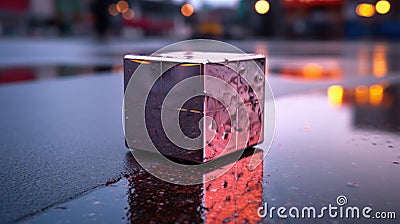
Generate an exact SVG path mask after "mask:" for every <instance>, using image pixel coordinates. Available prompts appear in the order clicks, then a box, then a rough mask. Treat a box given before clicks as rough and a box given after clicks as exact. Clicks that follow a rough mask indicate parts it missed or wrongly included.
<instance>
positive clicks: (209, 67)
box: [124, 52, 265, 163]
mask: <svg viewBox="0 0 400 224" xmlns="http://www.w3.org/2000/svg"><path fill="white" fill-rule="evenodd" d="M138 68H140V69H138ZM264 69H265V57H264V56H262V55H250V54H230V53H213V52H171V53H163V54H159V55H152V56H137V55H126V56H125V57H124V80H125V120H124V121H125V137H126V142H127V145H128V147H129V148H132V149H144V150H147V149H148V148H149V147H151V144H149V142H151V143H152V144H153V145H154V146H155V147H156V149H157V150H158V151H159V152H161V154H163V155H166V156H170V157H175V158H180V159H184V160H189V161H194V162H200V163H202V162H207V161H210V160H213V159H215V158H217V157H219V156H221V155H224V154H227V153H230V152H234V151H237V150H240V149H244V148H246V147H249V146H253V145H256V144H259V143H261V142H262V141H263V128H264V122H263V116H264V88H265V87H264V80H265V76H264V71H265V70H264ZM138 70H140V72H137V71H138ZM128 84H129V85H128ZM140 108H144V109H140ZM143 111H144V112H143ZM140 114H142V115H143V116H139V115H140ZM142 120H144V121H145V122H144V123H145V125H143V121H142ZM141 124H142V125H141ZM172 127H174V128H172ZM178 129H179V130H178ZM171 130H172V131H171ZM169 132H172V134H171V133H170V134H168V133H169ZM171 138H172V139H171ZM188 139H195V140H196V141H195V140H193V141H191V140H188ZM186 140H187V141H186ZM185 141H186V143H184V144H179V142H185ZM177 142H178V143H177Z"/></svg>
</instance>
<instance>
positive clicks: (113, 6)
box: [108, 4, 119, 16]
mask: <svg viewBox="0 0 400 224" xmlns="http://www.w3.org/2000/svg"><path fill="white" fill-rule="evenodd" d="M108 13H110V15H112V16H117V15H118V13H119V12H118V10H117V5H116V4H111V5H110V6H108Z"/></svg>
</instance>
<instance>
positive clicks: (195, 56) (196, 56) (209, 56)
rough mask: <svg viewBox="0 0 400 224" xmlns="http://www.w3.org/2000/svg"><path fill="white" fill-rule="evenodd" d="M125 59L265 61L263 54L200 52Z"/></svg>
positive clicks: (179, 61) (186, 61)
mask: <svg viewBox="0 0 400 224" xmlns="http://www.w3.org/2000/svg"><path fill="white" fill-rule="evenodd" d="M124 59H133V60H145V61H148V62H149V61H154V62H156V61H159V62H175V63H199V64H207V63H227V62H237V61H246V60H256V59H265V56H264V55H261V54H238V53H223V52H222V53H220V52H200V51H176V52H167V53H160V54H154V55H152V56H142V55H125V57H124Z"/></svg>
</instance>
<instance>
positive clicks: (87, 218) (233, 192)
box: [0, 40, 400, 223]
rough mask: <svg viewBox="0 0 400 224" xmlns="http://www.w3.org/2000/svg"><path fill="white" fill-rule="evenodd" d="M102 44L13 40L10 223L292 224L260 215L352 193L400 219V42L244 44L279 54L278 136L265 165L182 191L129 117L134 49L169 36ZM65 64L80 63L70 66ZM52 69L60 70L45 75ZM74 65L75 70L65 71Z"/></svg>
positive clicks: (7, 121) (274, 63)
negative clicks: (127, 75) (137, 148)
mask: <svg viewBox="0 0 400 224" xmlns="http://www.w3.org/2000/svg"><path fill="white" fill-rule="evenodd" d="M88 43H90V42H89V41H88V40H66V41H61V40H54V41H48V43H44V41H40V40H37V41H32V42H29V41H23V42H18V40H13V41H8V42H7V41H3V42H1V43H0V46H1V48H2V49H4V51H2V52H0V58H1V59H2V60H1V63H0V66H1V68H0V79H1V80H6V81H1V82H2V84H1V86H0V103H1V108H2V110H1V112H0V114H1V115H2V118H1V123H2V125H1V128H0V131H1V136H2V137H1V139H0V153H1V157H0V158H1V163H0V165H1V169H0V172H1V173H0V174H1V176H2V179H3V181H2V182H1V184H0V186H1V187H0V189H1V195H2V196H1V201H2V203H1V207H0V214H1V216H0V218H1V220H2V221H3V222H14V221H20V222H23V223H31V222H33V223H43V222H48V223H68V222H71V223H74V222H96V223H110V222H122V223H126V222H133V223H140V222H150V221H155V222H160V221H162V220H165V221H169V222H175V221H176V222H184V221H188V222H209V223H212V222H225V223H230V222H231V223H235V222H236V223H244V222H246V221H247V222H251V223H254V222H264V223H267V222H269V223H281V222H287V223H292V222H293V220H291V219H288V220H282V219H280V218H278V217H277V215H276V214H275V215H274V217H273V218H272V219H271V218H268V217H267V218H265V219H260V218H259V217H258V216H257V208H258V206H260V205H262V204H263V202H268V206H269V207H271V206H275V207H279V206H285V207H287V208H289V207H292V206H298V207H299V208H301V207H304V206H315V207H316V208H320V207H322V206H327V205H328V204H332V205H337V204H336V199H337V197H338V196H339V195H344V196H346V198H347V201H348V205H351V206H360V207H361V208H362V207H365V206H370V207H371V208H373V211H396V212H397V216H398V215H399V214H400V211H399V208H400V196H399V193H398V188H399V186H400V179H399V178H400V172H399V171H400V170H399V169H400V165H399V162H400V135H399V131H400V116H399V114H400V76H399V74H400V67H399V64H398V58H399V56H400V55H399V53H400V45H399V44H397V43H383V42H382V43H371V42H346V43H341V42H317V43H312V42H303V43H301V42H297V43H294V42H265V41H248V42H236V43H233V44H236V45H237V46H238V47H239V48H241V49H243V50H244V51H248V52H256V53H263V54H265V55H266V56H267V60H268V63H267V70H268V71H269V73H268V80H269V81H270V84H271V87H272V89H273V91H274V93H275V97H276V132H275V139H274V142H273V144H272V146H271V148H270V151H269V154H268V155H267V157H266V159H265V160H264V163H263V165H262V166H260V167H258V168H257V169H255V170H254V171H252V172H247V171H246V168H245V167H242V165H241V163H246V157H245V158H243V159H242V160H240V162H239V163H238V164H237V165H236V166H235V167H234V168H233V169H232V172H228V173H227V174H225V175H224V176H222V177H221V178H218V179H216V180H215V181H214V182H213V183H205V184H203V185H195V186H177V185H172V184H168V183H165V182H162V181H159V180H157V179H156V178H154V177H152V176H151V175H150V174H148V173H146V172H145V171H143V170H142V169H141V167H140V166H139V165H138V164H137V163H136V162H135V160H134V159H133V157H132V156H131V155H130V154H129V153H127V151H126V149H125V147H124V144H123V134H122V128H121V117H120V116H121V115H120V114H121V111H120V110H121V108H122V101H121V99H122V89H123V86H122V76H121V74H122V72H121V70H120V68H121V65H122V55H123V54H124V53H125V52H134V53H146V52H151V51H152V50H153V49H154V50H155V49H156V48H158V47H161V46H164V45H165V44H167V43H168V41H156V40H149V41H146V42H143V43H119V42H113V43H110V44H105V45H96V44H91V45H90V44H88ZM57 49H61V51H60V52H62V53H59V51H58V50H57ZM35 55H40V57H39V56H35ZM11 56H12V57H11ZM119 59H121V60H119ZM65 67H68V68H69V69H71V68H73V69H71V70H68V69H67V71H66V72H64V73H62V72H59V71H63V70H65ZM99 67H100V68H102V69H101V72H97V71H98V70H96V69H97V68H99ZM45 68H47V69H49V70H51V71H52V72H50V73H52V74H53V75H51V76H46V75H36V74H39V73H40V72H39V73H38V72H37V71H38V70H41V69H42V70H44V69H45ZM20 70H22V71H24V70H32V71H33V72H30V73H32V74H33V75H32V76H30V77H45V78H47V79H48V80H46V81H40V80H37V78H33V79H34V80H35V81H34V82H31V81H24V82H17V81H22V80H26V79H22V78H21V79H17V80H16V79H15V76H13V75H11V74H19V73H24V72H18V71H20ZM75 71H76V72H75ZM25 73H26V72H25ZM28 73H29V72H28ZM40 74H44V73H40ZM61 74H66V75H67V76H70V77H66V78H64V77H62V78H57V79H54V78H51V77H54V76H55V77H59V76H64V75H61ZM75 74H76V75H79V76H72V75H75ZM99 74H101V75H99ZM82 75H83V76H82ZM22 76H23V77H25V76H26V75H22ZM4 77H6V78H4ZM10 77H11V78H10ZM10 79H11V81H13V82H16V83H13V84H7V83H8V82H10ZM31 79H32V78H31ZM31 79H30V80H31ZM265 116H268V115H267V114H266V115H265ZM258 147H259V148H260V149H268V146H267V145H264V144H261V145H260V146H258ZM149 214H151V215H149ZM297 221H302V222H304V223H310V222H317V221H318V220H317V221H315V220H311V221H310V220H306V219H305V220H297ZM319 221H321V220H319ZM324 221H325V222H326V223H352V222H356V223H365V221H366V220H355V219H350V220H341V219H338V218H337V219H330V218H329V217H325V219H324ZM387 221H388V222H390V221H391V223H396V220H387ZM371 223H373V222H372V221H371Z"/></svg>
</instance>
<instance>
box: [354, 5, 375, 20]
mask: <svg viewBox="0 0 400 224" xmlns="http://www.w3.org/2000/svg"><path fill="white" fill-rule="evenodd" d="M356 13H357V15H359V16H362V17H371V16H373V15H374V14H375V7H374V6H373V5H371V4H368V3H361V4H358V5H357V8H356Z"/></svg>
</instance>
